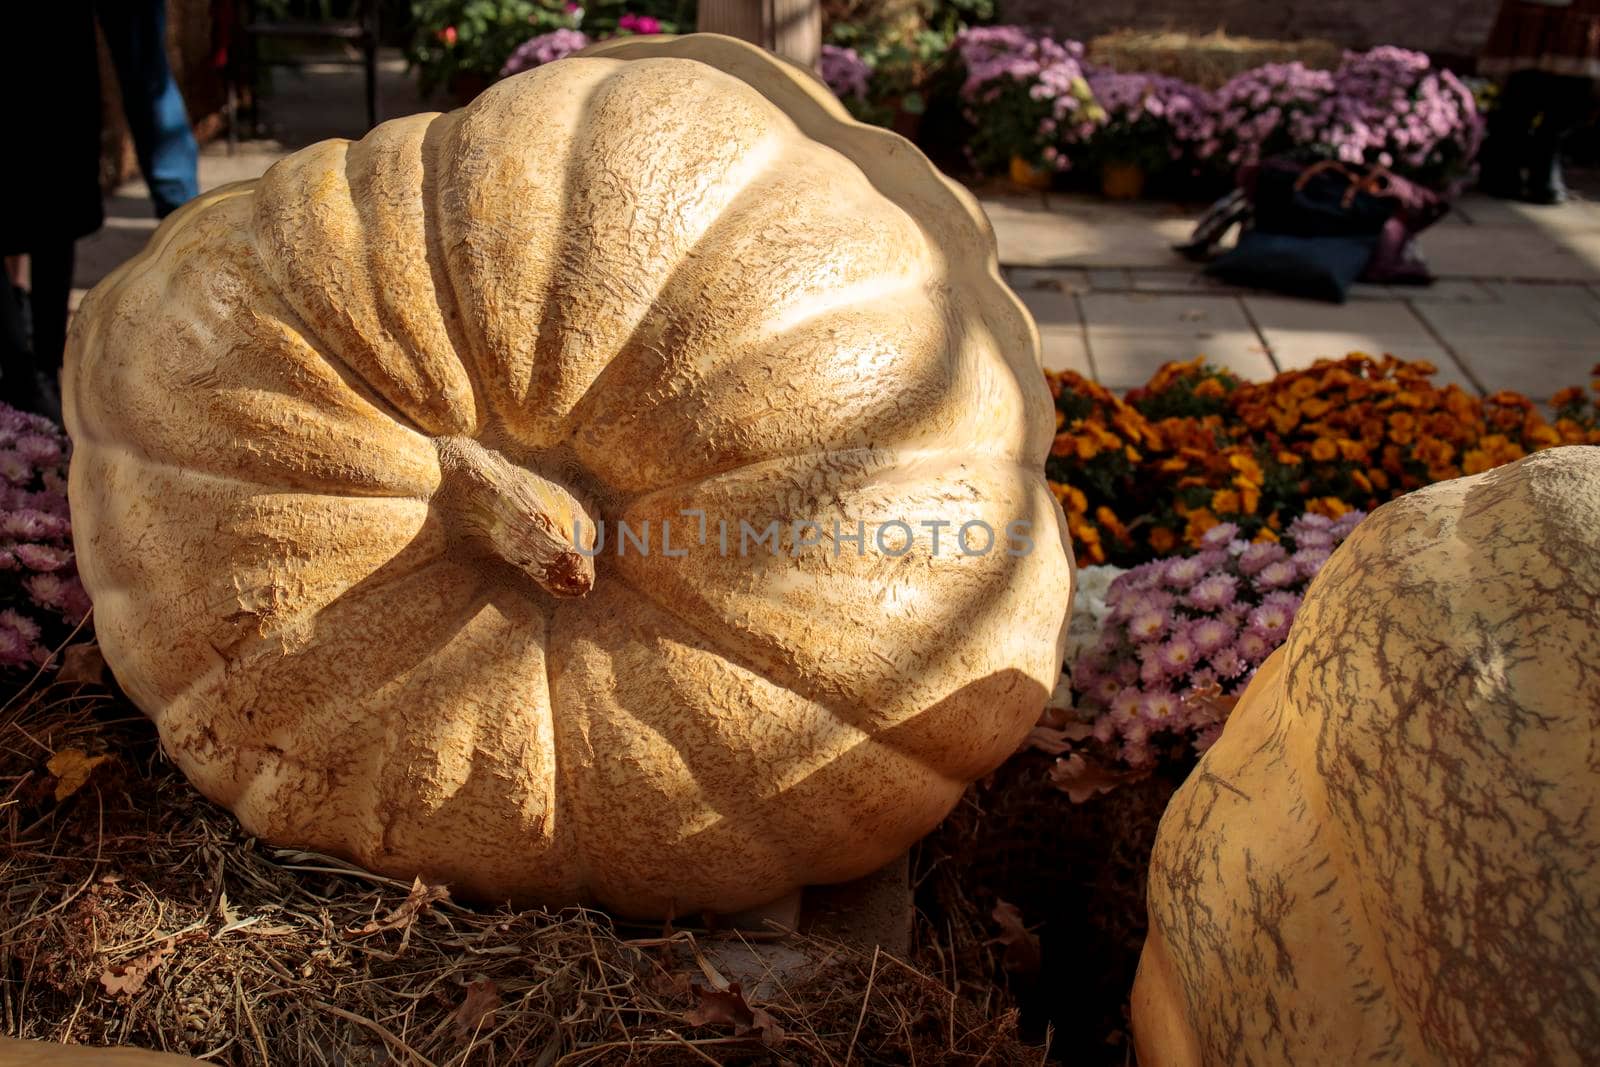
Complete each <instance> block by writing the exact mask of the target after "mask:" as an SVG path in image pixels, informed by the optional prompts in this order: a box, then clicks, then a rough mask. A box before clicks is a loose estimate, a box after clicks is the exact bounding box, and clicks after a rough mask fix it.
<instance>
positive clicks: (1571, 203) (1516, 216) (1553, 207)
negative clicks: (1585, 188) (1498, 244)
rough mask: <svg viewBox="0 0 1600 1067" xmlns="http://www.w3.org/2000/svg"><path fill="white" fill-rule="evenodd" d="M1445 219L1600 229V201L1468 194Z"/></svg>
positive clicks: (1556, 229)
mask: <svg viewBox="0 0 1600 1067" xmlns="http://www.w3.org/2000/svg"><path fill="white" fill-rule="evenodd" d="M1445 218H1446V219H1456V220H1459V221H1463V222H1469V223H1471V224H1473V225H1476V226H1502V225H1516V226H1532V227H1536V228H1538V229H1543V230H1547V231H1550V232H1562V231H1569V230H1574V229H1600V203H1595V202H1594V201H1592V200H1585V199H1582V198H1576V197H1575V198H1573V199H1571V200H1568V201H1567V202H1566V203H1564V204H1524V203H1521V202H1520V201H1516V200H1500V199H1497V198H1495V197H1492V196H1484V195H1483V194H1481V193H1468V194H1467V195H1466V196H1463V197H1462V198H1461V199H1460V201H1458V202H1457V203H1456V205H1455V209H1454V210H1453V211H1452V212H1451V213H1450V214H1449V215H1446V216H1445Z"/></svg>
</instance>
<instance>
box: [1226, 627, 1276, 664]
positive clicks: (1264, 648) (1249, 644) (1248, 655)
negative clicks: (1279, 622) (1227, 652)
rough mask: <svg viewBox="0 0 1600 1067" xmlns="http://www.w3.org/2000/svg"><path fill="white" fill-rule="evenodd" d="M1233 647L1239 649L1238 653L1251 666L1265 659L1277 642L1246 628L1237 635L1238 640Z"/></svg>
mask: <svg viewBox="0 0 1600 1067" xmlns="http://www.w3.org/2000/svg"><path fill="white" fill-rule="evenodd" d="M1234 647H1235V648H1237V649H1238V650H1239V655H1241V656H1243V657H1244V660H1245V662H1246V663H1247V664H1249V665H1250V666H1252V667H1253V666H1256V665H1258V664H1260V662H1261V661H1262V660H1264V659H1266V658H1267V656H1268V655H1269V654H1270V653H1271V652H1272V650H1273V649H1274V648H1276V647H1277V644H1276V643H1275V642H1272V641H1269V640H1267V638H1266V637H1264V636H1263V635H1262V634H1260V633H1258V632H1257V631H1255V630H1246V631H1245V632H1244V633H1242V634H1240V635H1239V640H1238V642H1237V643H1236V644H1235V645H1234Z"/></svg>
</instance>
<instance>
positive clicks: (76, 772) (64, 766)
mask: <svg viewBox="0 0 1600 1067" xmlns="http://www.w3.org/2000/svg"><path fill="white" fill-rule="evenodd" d="M110 759H111V757H110V756H91V755H89V754H88V753H86V752H84V751H83V749H81V748H64V749H62V750H61V751H60V752H57V753H56V754H55V755H54V756H51V757H50V762H49V763H46V764H45V765H44V767H45V770H47V771H49V772H50V773H51V774H53V775H54V776H55V779H56V803H57V804H59V803H61V802H62V801H63V800H65V799H67V798H68V797H70V796H71V795H72V794H74V793H76V792H77V791H78V790H80V789H82V788H83V786H84V783H85V782H87V781H88V780H89V775H91V774H93V773H94V769H95V768H96V767H98V766H100V764H102V763H105V762H107V761H109V760H110Z"/></svg>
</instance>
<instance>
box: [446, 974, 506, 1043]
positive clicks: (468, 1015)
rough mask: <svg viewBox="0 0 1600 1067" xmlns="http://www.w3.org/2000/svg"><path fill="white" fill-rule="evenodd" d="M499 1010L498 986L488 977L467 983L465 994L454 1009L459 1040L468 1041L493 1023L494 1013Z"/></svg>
mask: <svg viewBox="0 0 1600 1067" xmlns="http://www.w3.org/2000/svg"><path fill="white" fill-rule="evenodd" d="M499 1010H500V987H499V986H497V985H495V984H494V982H493V981H492V980H490V979H488V978H479V979H476V980H475V981H471V982H468V983H467V994H466V996H465V997H463V998H462V999H461V1006H460V1007H459V1008H457V1009H456V1014H455V1026H456V1033H457V1034H459V1035H460V1036H461V1040H463V1041H470V1040H472V1039H473V1038H474V1037H476V1036H477V1035H478V1034H480V1033H482V1032H483V1031H485V1030H487V1029H489V1028H490V1027H491V1026H493V1025H494V1013H495V1012H497V1011H499Z"/></svg>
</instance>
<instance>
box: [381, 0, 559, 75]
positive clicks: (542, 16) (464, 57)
mask: <svg viewBox="0 0 1600 1067" xmlns="http://www.w3.org/2000/svg"><path fill="white" fill-rule="evenodd" d="M411 11H412V15H413V17H414V18H415V20H416V29H415V33H414V36H413V37H412V41H411V48H410V49H409V51H408V55H407V58H409V59H410V61H411V63H412V66H414V67H415V68H416V69H417V72H418V78H419V80H420V82H421V86H422V91H423V92H424V93H428V92H432V91H433V90H434V89H435V88H438V87H441V86H448V85H449V84H450V83H451V82H452V81H453V80H455V79H456V78H457V77H458V76H473V77H477V78H482V79H484V80H485V81H489V80H493V79H494V78H495V77H496V76H498V75H499V73H500V68H501V66H503V65H504V64H505V61H506V57H507V56H509V55H510V54H511V52H512V50H513V49H515V48H516V47H517V45H519V44H521V43H522V42H523V41H526V40H527V39H528V38H529V37H534V36H537V35H538V34H541V33H548V32H549V31H551V30H554V29H559V28H561V27H563V26H568V27H570V26H574V25H575V24H576V20H575V19H574V18H573V17H572V16H571V15H569V14H568V13H567V12H566V10H565V5H564V4H562V3H561V2H560V0H414V2H413V3H412V5H411Z"/></svg>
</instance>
